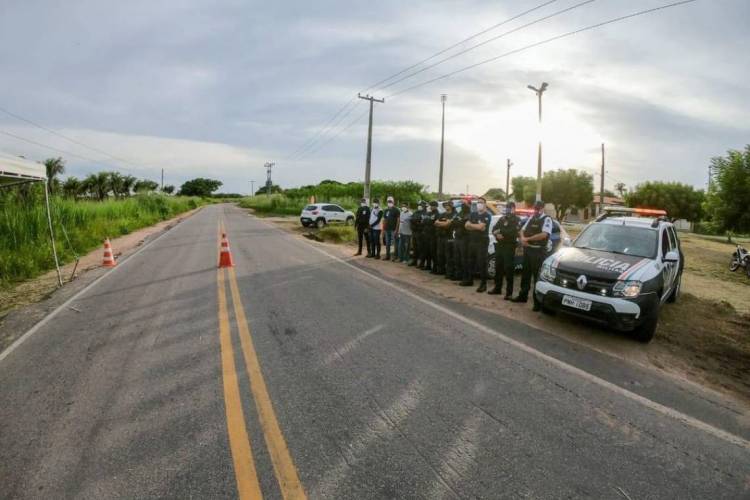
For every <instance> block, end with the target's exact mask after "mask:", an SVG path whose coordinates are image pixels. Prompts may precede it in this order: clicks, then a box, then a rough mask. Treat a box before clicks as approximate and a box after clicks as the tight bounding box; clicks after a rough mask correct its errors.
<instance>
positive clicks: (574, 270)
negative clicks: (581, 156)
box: [535, 207, 684, 342]
mask: <svg viewBox="0 0 750 500" xmlns="http://www.w3.org/2000/svg"><path fill="white" fill-rule="evenodd" d="M683 267H684V257H683V254H682V251H681V250H680V240H679V239H678V238H677V232H676V231H675V228H674V225H672V223H671V222H669V220H668V219H667V218H666V212H664V211H663V210H647V209H626V208H619V207H617V208H613V209H607V210H606V211H605V213H604V214H603V215H601V216H600V217H599V218H597V219H596V220H595V221H594V222H592V223H591V224H589V225H588V226H586V228H585V229H584V230H583V231H582V232H581V234H579V235H578V237H577V238H576V239H575V241H574V242H573V243H572V244H571V245H570V246H568V247H566V248H562V249H560V250H559V251H558V252H556V253H555V254H553V255H551V256H550V257H548V258H547V259H546V260H545V261H544V263H543V264H542V270H541V273H540V279H539V281H538V282H537V284H536V291H535V293H536V296H537V299H539V301H540V302H541V304H542V309H543V310H544V311H545V312H551V311H562V312H565V313H568V314H573V315H577V316H581V317H584V318H587V319H591V320H594V321H597V322H600V323H604V324H607V325H609V326H611V327H613V328H615V329H618V330H623V331H632V332H633V334H634V336H635V337H636V338H637V339H638V340H640V341H642V342H648V341H650V340H651V339H652V338H653V337H654V333H655V331H656V325H657V322H658V318H659V309H660V308H661V306H662V304H663V303H664V302H674V301H675V300H676V299H677V297H678V296H679V293H680V283H681V281H682V269H683Z"/></svg>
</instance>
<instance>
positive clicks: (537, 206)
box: [534, 200, 544, 208]
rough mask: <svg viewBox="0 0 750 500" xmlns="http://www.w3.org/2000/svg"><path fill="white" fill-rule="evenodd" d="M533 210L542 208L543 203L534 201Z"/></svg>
mask: <svg viewBox="0 0 750 500" xmlns="http://www.w3.org/2000/svg"><path fill="white" fill-rule="evenodd" d="M534 208H544V202H543V201H542V200H536V201H535V202H534Z"/></svg>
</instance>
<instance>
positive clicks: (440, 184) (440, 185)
mask: <svg viewBox="0 0 750 500" xmlns="http://www.w3.org/2000/svg"><path fill="white" fill-rule="evenodd" d="M447 100H448V96H447V95H445V94H442V95H441V96H440V101H441V102H442V103H443V125H442V129H441V132H440V179H439V180H438V199H441V200H442V199H443V150H444V149H445V101H447Z"/></svg>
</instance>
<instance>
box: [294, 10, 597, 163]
mask: <svg viewBox="0 0 750 500" xmlns="http://www.w3.org/2000/svg"><path fill="white" fill-rule="evenodd" d="M556 1H557V0H547V1H546V2H543V3H541V4H539V5H537V6H536V7H533V8H531V9H528V10H526V11H524V12H521V13H520V14H516V15H514V16H511V17H510V18H508V19H506V20H504V21H502V22H499V23H497V24H494V25H492V26H490V27H489V28H485V29H484V30H482V31H479V32H477V33H474V34H473V35H471V36H468V37H466V38H464V39H463V40H461V41H459V42H457V43H454V44H453V45H451V46H449V47H446V48H444V49H442V50H440V51H438V52H436V53H434V54H432V55H431V56H429V57H427V58H425V59H422V60H421V61H419V62H416V63H414V64H412V65H411V66H408V67H406V68H404V69H402V70H400V71H398V72H397V73H394V74H392V75H390V76H388V77H387V78H384V79H383V80H380V81H378V82H375V83H373V84H372V85H370V86H369V87H368V88H366V89H364V90H361V91H360V93H366V92H367V91H369V90H371V89H373V88H375V87H377V86H378V85H380V84H382V83H385V82H387V81H389V80H391V79H393V78H396V77H397V76H399V75H402V74H403V73H405V72H407V71H409V70H411V69H413V68H415V67H417V66H419V65H420V64H423V63H425V62H427V61H429V60H431V59H434V58H435V57H438V56H440V55H442V54H444V53H446V52H448V51H450V50H452V49H454V48H456V47H458V46H460V45H461V44H463V43H466V42H468V41H470V40H473V39H475V38H477V37H479V36H481V35H483V34H485V33H488V32H490V31H492V30H494V29H496V28H499V27H500V26H503V25H505V24H507V23H509V22H512V21H515V20H517V19H520V18H521V17H523V16H525V15H527V14H530V13H532V12H534V11H537V10H539V9H541V8H543V7H546V6H547V5H550V4H552V3H555V2H556ZM591 1H594V0H591ZM356 101H357V97H356V96H352V97H351V99H350V100H349V101H348V102H347V103H346V104H344V105H343V106H342V107H341V108H339V110H338V111H336V113H335V114H334V115H333V117H331V118H330V119H329V120H328V121H327V122H326V123H325V124H324V125H323V127H322V128H321V129H319V130H318V132H316V133H315V134H314V135H313V137H311V138H309V139H308V140H306V141H305V142H304V143H303V144H302V145H301V146H299V147H298V148H297V149H295V150H294V151H293V152H292V153H290V154H289V156H288V159H292V158H293V157H294V156H295V155H301V156H299V157H298V158H294V159H295V160H298V159H300V158H301V157H303V156H305V151H304V150H305V149H311V148H314V147H315V144H314V143H315V142H316V140H320V139H321V138H322V137H323V136H324V135H326V134H327V133H329V132H330V131H331V130H332V129H334V128H335V127H337V126H338V124H340V123H341V121H342V119H339V120H338V121H337V122H336V123H332V122H333V121H334V120H335V119H336V117H337V116H339V115H340V114H341V113H342V112H343V111H344V110H345V109H346V108H347V107H349V106H351V104H352V103H354V102H356ZM349 113H351V109H350V110H349V111H348V112H347V113H346V115H348V114H349ZM327 142H328V141H327Z"/></svg>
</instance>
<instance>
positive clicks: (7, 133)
mask: <svg viewBox="0 0 750 500" xmlns="http://www.w3.org/2000/svg"><path fill="white" fill-rule="evenodd" d="M0 134H3V135H7V136H8V137H13V138H14V139H18V140H19V141H24V142H28V143H29V144H34V145H36V146H40V147H43V148H47V149H50V150H52V151H57V152H58V153H62V154H64V155H68V156H74V157H76V158H80V159H81V160H86V161H90V162H94V163H99V160H95V159H93V158H89V157H87V156H83V155H79V154H76V153H71V152H70V151H66V150H64V149H60V148H56V147H54V146H49V145H47V144H42V143H41V142H36V141H33V140H31V139H27V138H26V137H21V136H20V135H16V134H11V133H10V132H6V131H4V130H0Z"/></svg>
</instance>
